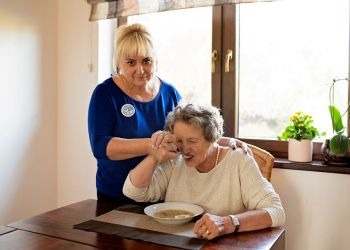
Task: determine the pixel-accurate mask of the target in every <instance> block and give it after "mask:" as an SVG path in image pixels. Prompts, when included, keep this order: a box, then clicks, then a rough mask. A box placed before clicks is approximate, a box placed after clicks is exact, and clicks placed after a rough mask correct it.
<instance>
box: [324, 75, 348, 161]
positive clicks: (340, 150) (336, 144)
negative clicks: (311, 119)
mask: <svg viewBox="0 0 350 250" xmlns="http://www.w3.org/2000/svg"><path fill="white" fill-rule="evenodd" d="M340 81H346V82H347V81H348V79H347V78H342V79H333V81H332V84H331V87H330V88H329V106H328V110H329V113H330V117H331V121H332V129H333V133H334V135H333V136H332V137H331V138H330V139H327V140H326V141H325V142H324V143H323V145H322V148H321V152H322V155H323V158H324V160H325V161H326V162H328V163H330V164H346V163H348V162H349V153H348V151H349V138H348V136H346V135H344V132H345V127H344V125H343V121H342V117H343V116H344V115H345V114H346V113H347V112H348V109H349V105H350V103H349V105H348V107H347V109H346V110H345V112H344V113H343V114H341V113H340V111H339V109H338V108H337V107H336V106H335V105H334V99H335V98H334V88H335V84H336V83H337V82H340Z"/></svg>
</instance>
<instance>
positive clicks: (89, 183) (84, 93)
mask: <svg viewBox="0 0 350 250" xmlns="http://www.w3.org/2000/svg"><path fill="white" fill-rule="evenodd" d="M89 7H90V5H88V4H87V3H86V2H85V1H71V0H59V1H58V78H57V79H58V85H57V90H58V91H57V93H58V103H57V107H58V119H57V166H58V170H57V171H58V172H57V173H58V176H57V178H58V193H57V201H58V205H59V206H62V205H66V204H69V203H73V202H76V201H80V200H83V199H86V198H96V191H95V189H96V188H95V173H96V162H95V159H94V158H93V156H92V154H91V150H90V146H89V141H88V132H87V110H88V105H89V99H90V96H91V93H92V91H93V89H94V88H95V86H96V84H97V66H96V63H95V62H96V61H97V44H96V42H97V38H98V36H97V22H94V23H90V22H88V19H89V13H90V8H89ZM89 64H92V71H91V72H90V67H89Z"/></svg>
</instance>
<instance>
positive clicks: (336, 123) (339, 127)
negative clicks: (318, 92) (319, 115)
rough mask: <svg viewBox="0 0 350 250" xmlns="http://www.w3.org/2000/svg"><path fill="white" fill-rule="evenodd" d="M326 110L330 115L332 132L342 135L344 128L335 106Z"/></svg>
mask: <svg viewBox="0 0 350 250" xmlns="http://www.w3.org/2000/svg"><path fill="white" fill-rule="evenodd" d="M328 109H329V113H330V114H331V119H332V126H333V131H335V132H336V133H339V132H341V133H343V132H344V126H343V122H342V119H341V115H340V112H339V110H338V109H337V108H336V107H335V106H328Z"/></svg>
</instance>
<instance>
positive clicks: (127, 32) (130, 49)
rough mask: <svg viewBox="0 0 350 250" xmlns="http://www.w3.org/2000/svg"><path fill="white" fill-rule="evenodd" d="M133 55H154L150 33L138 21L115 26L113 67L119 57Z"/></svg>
mask: <svg viewBox="0 0 350 250" xmlns="http://www.w3.org/2000/svg"><path fill="white" fill-rule="evenodd" d="M133 56H142V57H152V58H153V57H155V49H154V45H153V41H152V36H151V33H150V32H149V31H148V30H147V28H146V27H145V26H143V25H142V24H139V23H134V24H130V25H122V26H120V27H118V28H117V30H116V33H115V39H114V62H113V64H114V69H115V70H116V69H117V68H116V66H117V65H118V61H119V60H120V59H121V58H128V57H133Z"/></svg>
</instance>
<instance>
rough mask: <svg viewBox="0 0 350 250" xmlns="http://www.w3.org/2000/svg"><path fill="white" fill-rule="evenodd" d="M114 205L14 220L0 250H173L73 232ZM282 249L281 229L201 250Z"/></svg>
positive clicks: (89, 203) (91, 204)
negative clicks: (77, 225) (81, 224)
mask: <svg viewBox="0 0 350 250" xmlns="http://www.w3.org/2000/svg"><path fill="white" fill-rule="evenodd" d="M117 206H118V205H116V204H110V203H103V202H99V201H96V200H85V201H81V202H77V203H74V204H71V205H68V206H65V207H62V208H58V209H55V210H52V211H50V212H46V213H43V214H40V215H37V216H34V217H31V218H28V219H24V220H20V221H16V222H14V223H11V224H9V225H8V226H7V227H0V233H1V232H4V233H3V234H2V235H1V234H0V249H27V250H30V249H96V248H99V249H143V250H148V249H154V250H161V249H162V250H163V249H171V250H174V249H177V248H174V247H167V246H164V245H157V244H153V243H148V242H143V241H136V240H130V239H126V238H122V237H119V236H116V235H110V234H103V233H95V232H87V231H83V230H79V229H73V225H75V224H78V223H81V222H84V221H87V220H91V219H93V218H95V217H96V216H99V215H101V214H104V213H107V212H109V211H111V210H112V209H114V208H115V207H117ZM11 230H14V231H11ZM21 246H22V247H21ZM23 246H25V247H24V248H23ZM62 246H64V248H63V247H62ZM79 247H80V248H79ZM284 248H285V231H284V229H280V228H270V229H265V230H260V231H254V232H247V233H240V234H238V235H225V236H222V237H220V238H218V239H215V240H212V241H209V242H208V243H207V244H205V245H204V247H203V248H202V249H204V250H212V249H222V250H225V249H230V250H232V249H259V250H260V249H273V250H280V249H284Z"/></svg>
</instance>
